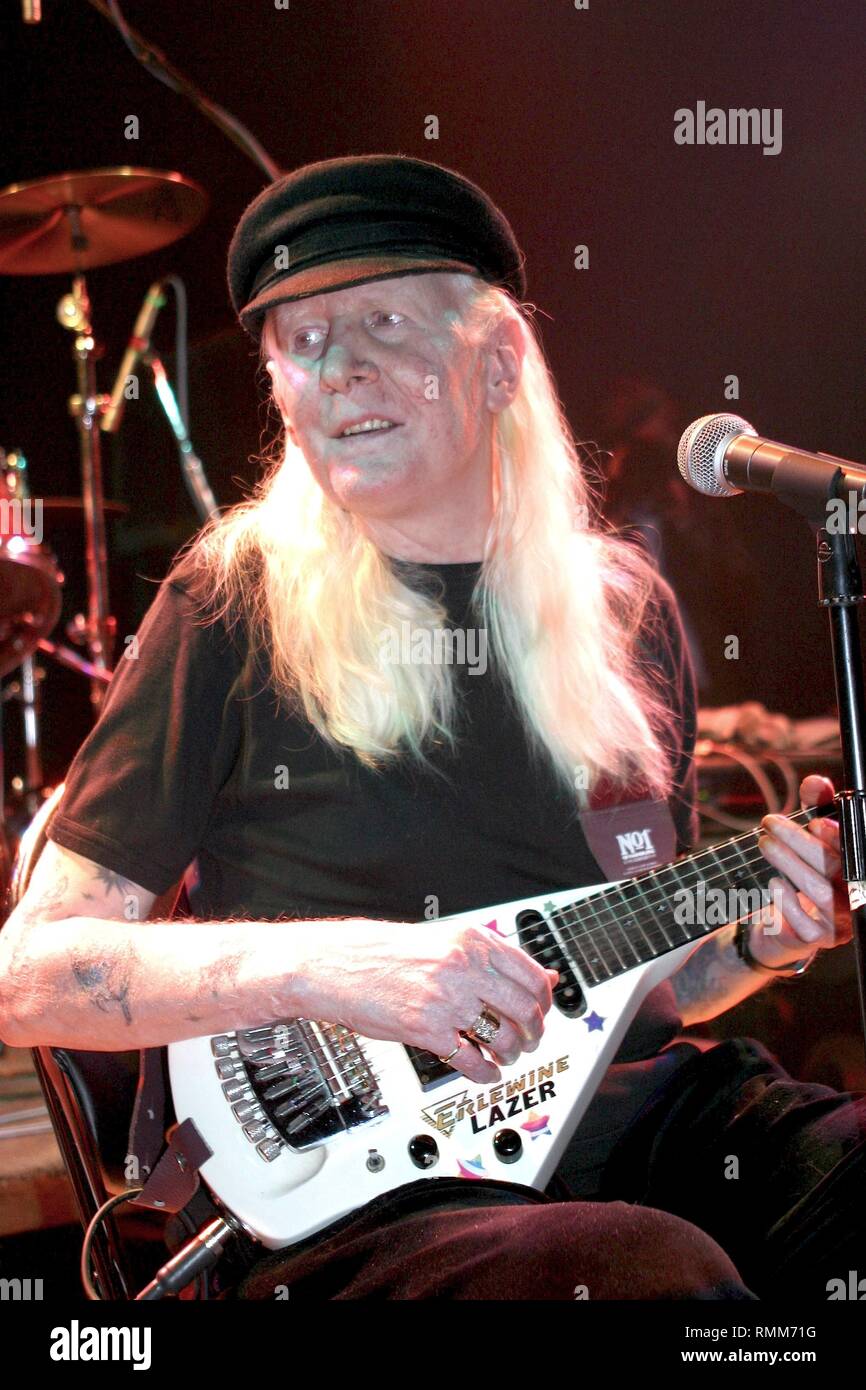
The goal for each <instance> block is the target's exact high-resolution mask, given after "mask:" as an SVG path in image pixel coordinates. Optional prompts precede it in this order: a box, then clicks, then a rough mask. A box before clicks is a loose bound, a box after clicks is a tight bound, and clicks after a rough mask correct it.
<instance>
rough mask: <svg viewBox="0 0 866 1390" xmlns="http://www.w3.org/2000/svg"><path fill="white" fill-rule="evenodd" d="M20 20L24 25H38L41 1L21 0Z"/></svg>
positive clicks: (40, 15)
mask: <svg viewBox="0 0 866 1390" xmlns="http://www.w3.org/2000/svg"><path fill="white" fill-rule="evenodd" d="M21 18H22V19H23V20H24V23H25V24H38V23H39V21H40V19H41V18H42V0H21Z"/></svg>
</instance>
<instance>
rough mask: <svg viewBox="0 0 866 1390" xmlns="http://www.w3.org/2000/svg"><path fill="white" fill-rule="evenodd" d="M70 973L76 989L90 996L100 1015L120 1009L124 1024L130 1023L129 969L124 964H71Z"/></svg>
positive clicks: (110, 962)
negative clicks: (76, 986)
mask: <svg viewBox="0 0 866 1390" xmlns="http://www.w3.org/2000/svg"><path fill="white" fill-rule="evenodd" d="M72 973H73V975H74V977H75V981H76V984H77V985H78V988H79V989H81V990H83V991H84V993H85V994H87V995H89V996H90V1001H91V1003H92V1004H94V1005H95V1006H96V1008H97V1009H99V1011H100V1012H101V1013H104V1014H108V1013H111V1012H112V1010H113V1009H116V1008H118V1007H119V1008H120V1011H121V1013H122V1014H123V1017H124V1021H125V1022H126V1023H128V1024H129V1023H132V1010H131V1009H130V1006H129V984H130V982H129V969H128V966H127V965H126V964H125V963H124V962H120V961H119V962H113V961H107V960H98V961H84V960H74V961H73V962H72Z"/></svg>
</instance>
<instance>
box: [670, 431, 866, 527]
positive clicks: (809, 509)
mask: <svg viewBox="0 0 866 1390" xmlns="http://www.w3.org/2000/svg"><path fill="white" fill-rule="evenodd" d="M677 464H678V466H679V470H680V473H681V474H682V475H683V478H684V479H685V481H686V482H687V483H688V484H689V486H690V487H693V488H694V489H695V490H696V491H697V492H703V493H704V494H705V495H706V496H707V497H735V496H737V495H738V494H739V493H741V492H769V493H772V494H773V495H774V496H776V497H778V498H779V500H780V501H782V502H785V503H786V504H787V505H788V506H792V507H794V508H795V510H797V511H800V512H803V513H804V515H807V516H810V517H812V519H813V520H818V521H819V522H820V520H821V513H822V509H826V506H827V502H828V500H829V499H830V498H831V497H833V496H839V495H841V494H842V493H845V492H847V493H848V494H849V497H850V496H852V495H853V497H854V498H855V499H856V500H857V501H858V502H859V501H860V500H862V499H863V498H864V497H866V467H864V466H863V465H862V464H859V463H851V462H850V461H849V460H848V459H840V458H836V457H835V455H833V454H812V453H808V452H807V451H806V450H805V449H795V448H793V447H792V446H791V445H790V444H780V443H779V442H778V441H777V440H775V439H762V438H761V436H760V435H759V434H758V433H757V431H756V430H755V429H754V428H753V427H752V426H751V425H750V424H749V422H748V420H744V419H742V417H741V416H739V415H724V414H722V415H703V416H701V418H700V420H695V422H694V424H692V425H689V427H688V429H687V430H685V431H684V432H683V436H682V438H681V439H680V443H679V448H678V449H677Z"/></svg>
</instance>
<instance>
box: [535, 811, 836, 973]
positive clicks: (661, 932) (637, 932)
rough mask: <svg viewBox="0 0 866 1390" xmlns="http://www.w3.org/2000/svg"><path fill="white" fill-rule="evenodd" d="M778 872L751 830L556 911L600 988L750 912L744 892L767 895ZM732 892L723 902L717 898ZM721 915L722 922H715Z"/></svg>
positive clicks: (583, 969) (580, 964)
mask: <svg viewBox="0 0 866 1390" xmlns="http://www.w3.org/2000/svg"><path fill="white" fill-rule="evenodd" d="M828 809H831V810H832V808H828ZM814 816H815V809H814V808H812V809H810V810H807V811H797V812H795V813H794V814H793V815H791V816H788V817H787V819H788V820H791V821H793V822H794V823H795V824H798V825H804V824H808V822H809V821H810V820H812V819H813V818H814ZM775 872H776V870H775V869H774V868H773V866H772V865H771V864H770V863H769V862H768V861H767V860H766V859H764V857H763V855H762V854H761V852H760V850H759V849H758V832H756V831H752V832H750V833H748V834H746V835H742V836H735V837H733V838H731V839H729V840H726V841H724V842H723V843H722V844H720V845H715V846H712V847H710V848H709V849H706V850H702V851H700V852H699V853H698V854H695V855H692V856H691V857H690V858H688V859H684V860H680V861H679V862H678V863H674V864H665V865H662V867H661V868H659V869H654V870H652V871H651V872H649V873H645V874H641V875H639V876H638V877H637V878H635V879H630V880H625V881H623V882H622V883H615V884H610V885H608V886H607V887H601V888H599V889H598V890H596V891H594V892H592V893H590V894H588V895H587V896H586V897H583V898H579V899H577V900H575V901H574V902H572V903H569V904H568V905H567V906H565V907H562V908H558V909H556V910H555V912H554V913H553V914H552V918H553V919H554V921H555V924H556V925H557V926H559V927H561V928H562V929H563V937H564V940H565V942H566V945H567V947H568V949H569V951H570V952H571V953H572V954H573V956H574V957H575V964H576V965H577V968H578V969H579V971H580V973H581V974H582V975H583V976H584V977H585V978H586V980H587V983H589V984H602V983H603V982H604V981H605V980H609V979H612V978H613V977H614V976H616V975H620V974H623V973H625V972H626V971H628V970H631V969H633V968H634V967H635V966H636V965H638V964H644V963H646V962H647V961H649V960H652V959H655V958H657V957H659V956H662V955H664V954H666V952H668V951H672V950H676V949H677V948H678V947H680V946H683V945H686V944H687V943H689V942H691V941H699V940H702V939H703V938H704V937H706V936H708V935H709V934H710V933H712V932H714V931H717V930H718V929H719V928H720V927H722V926H724V925H725V924H726V923H728V922H731V921H736V920H738V918H739V917H740V916H741V915H744V912H745V911H748V910H751V905H750V907H749V908H745V909H742V911H741V908H742V900H741V898H740V892H741V891H742V889H743V887H745V888H746V889H747V891H750V892H751V891H754V890H755V889H761V890H763V889H764V888H766V886H767V883H768V881H769V879H770V878H771V877H772V875H773V874H774V873H775ZM726 890H727V897H726V899H725V900H724V903H723V904H720V903H719V901H718V898H717V896H716V895H717V894H718V892H719V891H721V892H722V893H723V894H724V893H725V891H726ZM711 892H712V893H713V897H712V898H711V899H710V898H709V895H710V893H711ZM683 893H685V894H689V895H691V901H689V899H688V898H687V899H686V900H685V901H683V900H682V896H681V895H682V894H683ZM674 899H676V905H674V902H673V901H672V900H674ZM708 899H709V904H708ZM762 900H763V893H762ZM708 907H709V909H710V910H708ZM680 908H685V909H686V911H685V914H683V913H682V912H680V911H679V909H680ZM719 913H721V915H720V917H719V920H718V921H715V920H713V917H714V916H715V915H718V914H719ZM711 914H712V915H711ZM708 918H709V919H710V920H708Z"/></svg>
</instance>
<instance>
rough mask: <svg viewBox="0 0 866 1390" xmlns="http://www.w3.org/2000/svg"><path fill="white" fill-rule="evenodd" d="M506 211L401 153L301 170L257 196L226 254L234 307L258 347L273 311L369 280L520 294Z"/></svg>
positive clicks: (518, 257)
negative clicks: (465, 279) (491, 287)
mask: <svg viewBox="0 0 866 1390" xmlns="http://www.w3.org/2000/svg"><path fill="white" fill-rule="evenodd" d="M523 264H524V256H523V253H522V252H521V250H520V247H519V246H518V244H517V241H516V239H515V236H514V233H513V231H512V230H511V227H510V226H509V223H508V220H507V218H506V217H505V215H504V213H502V212H500V210H499V208H498V207H497V206H496V204H495V203H493V202H492V201H491V199H490V198H488V196H487V194H486V193H485V192H484V191H483V190H482V189H480V188H479V187H478V186H477V185H476V184H474V183H472V182H471V180H470V179H467V178H464V177H463V175H462V174H458V173H456V172H455V171H454V170H453V169H446V168H445V167H444V166H443V165H441V164H431V163H429V162H428V161H427V160H424V159H412V158H410V157H409V156H408V155H402V154H367V155H351V156H348V157H345V158H341V159H325V160H321V161H320V162H318V163H316V164H305V165H303V166H302V167H301V168H300V169H295V170H294V171H293V172H292V173H290V174H286V175H285V176H284V177H283V178H280V179H277V180H276V181H275V182H274V183H272V184H269V186H268V187H267V188H266V189H264V190H263V192H261V193H260V194H259V196H258V197H257V198H255V199H254V200H253V202H252V203H250V205H249V207H248V208H247V209H246V211H245V212H244V214H243V216H242V217H241V219H240V221H239V223H238V225H237V227H236V228H235V232H234V236H233V237H232V241H231V245H230V247H229V257H228V281H229V293H230V295H231V300H232V304H233V305H234V308H235V312H236V313H237V315H238V317H239V318H240V321H241V323H242V325H243V327H244V328H245V329H246V330H247V332H248V333H250V334H251V335H252V336H253V337H254V338H256V339H258V338H259V337H260V335H261V331H262V323H263V320H264V316H265V313H266V311H267V310H268V309H272V308H273V307H274V306H275V305H276V304H285V303H287V302H288V301H289V300H293V299H306V298H308V297H309V296H310V295H314V294H325V293H327V292H328V291H330V290H338V289H345V288H347V287H348V286H350V285H360V284H363V283H364V282H365V281H368V280H384V279H390V278H391V277H393V276H399V275H422V274H426V273H428V272H429V271H463V272H465V273H467V274H470V275H478V276H480V277H481V279H483V280H486V281H488V282H489V283H490V284H495V285H499V286H501V287H502V288H503V289H505V290H508V291H509V292H510V294H511V295H512V296H513V297H514V299H515V300H517V301H518V303H519V302H520V301H521V300H522V299H523V298H524V297H525V295H526V280H525V277H524V273H523Z"/></svg>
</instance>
